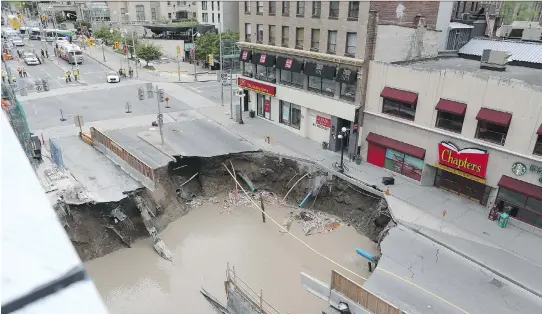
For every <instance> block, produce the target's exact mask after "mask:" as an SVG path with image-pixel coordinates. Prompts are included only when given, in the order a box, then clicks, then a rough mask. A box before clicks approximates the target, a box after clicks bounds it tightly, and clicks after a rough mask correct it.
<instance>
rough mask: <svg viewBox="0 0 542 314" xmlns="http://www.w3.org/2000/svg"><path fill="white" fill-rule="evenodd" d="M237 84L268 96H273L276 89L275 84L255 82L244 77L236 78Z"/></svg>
mask: <svg viewBox="0 0 542 314" xmlns="http://www.w3.org/2000/svg"><path fill="white" fill-rule="evenodd" d="M237 85H238V86H239V87H242V88H246V89H250V90H252V91H255V92H256V93H260V94H265V95H269V96H275V93H276V90H277V89H276V87H275V86H271V85H267V84H262V83H260V82H255V81H252V80H248V79H246V78H238V79H237Z"/></svg>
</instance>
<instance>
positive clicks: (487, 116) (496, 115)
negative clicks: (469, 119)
mask: <svg viewBox="0 0 542 314" xmlns="http://www.w3.org/2000/svg"><path fill="white" fill-rule="evenodd" d="M476 120H484V121H487V122H491V123H495V124H498V125H502V126H508V125H510V120H512V114H511V113H508V112H502V111H497V110H493V109H488V108H482V109H480V111H478V114H477V115H476Z"/></svg>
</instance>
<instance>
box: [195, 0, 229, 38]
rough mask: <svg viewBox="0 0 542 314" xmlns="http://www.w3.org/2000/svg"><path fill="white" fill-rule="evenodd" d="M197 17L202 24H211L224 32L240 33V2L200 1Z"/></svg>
mask: <svg viewBox="0 0 542 314" xmlns="http://www.w3.org/2000/svg"><path fill="white" fill-rule="evenodd" d="M197 17H198V22H199V23H200V24H211V25H214V26H215V27H216V29H217V30H222V31H223V32H226V31H232V32H238V31H239V2H237V1H233V2H231V1H199V2H198V3H197Z"/></svg>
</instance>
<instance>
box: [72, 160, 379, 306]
mask: <svg viewBox="0 0 542 314" xmlns="http://www.w3.org/2000/svg"><path fill="white" fill-rule="evenodd" d="M232 165H233V169H234V170H235V172H236V177H237V180H238V182H239V183H240V184H241V185H242V187H243V188H244V189H245V190H246V191H247V192H248V195H249V197H250V198H251V199H252V200H253V201H254V202H255V203H256V204H258V205H260V202H261V200H260V198H263V203H264V209H265V212H266V213H267V214H268V215H269V217H268V218H267V219H266V222H265V223H264V222H262V213H261V211H260V210H259V209H258V208H256V206H254V204H253V203H252V202H250V200H249V199H248V197H247V196H246V195H245V194H244V193H243V192H242V191H241V190H239V191H238V193H239V194H238V199H236V196H235V195H236V193H235V184H234V181H233V178H232V176H231V175H230V173H229V172H228V170H227V169H226V167H225V166H227V167H228V169H229V170H230V172H233V169H232ZM155 175H156V177H157V180H156V182H157V187H158V188H157V189H156V191H154V192H152V191H149V190H141V191H135V192H134V193H132V194H130V195H129V196H128V197H127V198H126V199H124V200H123V201H121V202H120V203H118V204H94V205H84V206H79V207H72V208H70V211H71V217H70V218H68V219H67V221H68V225H69V226H68V227H67V231H68V233H69V234H70V238H71V239H72V241H73V243H74V246H75V247H76V249H77V252H78V253H79V255H80V256H81V258H82V259H83V260H85V261H87V262H86V267H87V270H88V273H89V275H90V276H91V277H92V278H93V280H94V282H95V283H96V285H97V287H98V289H99V291H100V293H101V294H102V296H103V297H104V300H105V301H106V304H107V305H108V307H109V309H110V311H111V312H112V313H147V312H149V311H153V312H156V313H178V312H179V309H182V308H184V309H186V311H181V312H187V313H195V312H198V313H207V312H208V313H214V311H213V310H212V309H211V307H210V306H209V304H208V303H207V301H205V299H204V298H203V297H201V295H200V294H199V290H200V288H202V287H203V288H205V289H206V290H207V291H209V292H210V293H212V294H214V295H216V296H223V295H224V290H223V289H224V279H225V269H226V264H227V263H231V264H234V265H235V266H236V267H237V269H238V271H239V273H240V274H241V276H243V278H245V279H246V280H248V281H249V282H250V283H252V284H253V285H254V286H256V287H258V288H261V289H263V291H264V294H265V297H266V299H267V300H268V301H269V302H274V303H272V304H274V305H276V306H277V307H278V308H279V309H283V312H284V313H286V312H290V313H303V312H307V313H309V312H314V311H316V312H318V311H319V310H321V307H322V306H324V305H325V304H324V302H323V301H321V302H320V301H319V300H318V299H317V298H316V297H314V296H313V295H310V294H307V292H306V290H305V288H304V287H303V286H302V285H301V283H300V277H299V274H300V272H306V273H310V274H312V275H314V276H316V277H319V278H321V279H323V280H326V279H328V278H329V274H330V270H331V269H337V266H335V265H333V264H332V263H330V262H329V261H328V260H326V259H325V258H322V257H321V256H319V255H317V254H315V253H314V252H313V251H311V249H309V248H308V247H306V246H305V244H303V243H300V242H299V241H297V240H296V239H294V238H293V237H292V236H290V235H288V234H286V233H285V232H284V231H283V230H281V229H280V227H279V226H277V225H275V224H274V223H273V222H272V221H271V218H272V219H273V220H275V221H276V222H277V223H278V224H280V225H281V226H283V227H285V228H287V229H289V232H291V233H292V234H293V235H295V236H297V237H299V238H300V239H302V240H303V242H305V243H306V244H307V245H309V246H310V247H312V248H313V249H315V250H317V251H319V252H321V253H322V254H323V255H325V256H327V257H329V258H331V259H332V260H334V261H336V262H338V263H339V264H341V265H343V266H345V267H346V268H348V269H350V270H352V271H354V272H356V273H357V274H359V275H360V276H362V277H367V276H369V271H368V268H367V261H366V260H365V259H363V258H361V257H360V256H359V255H357V254H356V252H355V249H356V247H360V248H362V249H364V250H367V251H368V252H369V253H371V254H375V255H379V249H378V246H377V243H376V242H377V241H378V240H379V236H380V235H381V233H382V230H383V229H384V228H385V226H386V225H387V223H388V221H389V218H388V217H389V214H388V212H387V209H386V206H385V203H384V202H383V201H382V199H380V198H379V197H378V196H375V195H372V194H371V193H368V192H366V191H363V190H362V189H361V188H360V187H357V186H355V185H353V184H352V183H349V182H346V181H344V180H342V179H340V178H337V177H335V176H331V175H329V173H327V171H325V170H323V169H320V168H319V167H317V166H315V165H314V164H311V163H309V162H303V161H296V160H290V159H286V158H280V157H276V156H272V155H266V154H265V153H250V154H238V155H230V156H219V157H213V158H198V157H191V158H180V157H179V158H177V160H176V161H175V162H172V163H170V164H169V165H168V167H166V168H164V169H161V170H160V171H157V172H155ZM243 177H244V178H246V179H248V180H247V181H245V180H243ZM247 182H248V183H247ZM254 189H257V192H255V193H252V192H251V191H252V190H254ZM309 192H311V194H310V195H309ZM285 195H287V197H286V198H285V202H284V203H282V200H283V199H284V197H285ZM135 198H139V199H140V200H142V202H143V203H144V205H145V206H146V207H147V208H148V209H149V212H150V214H151V215H150V217H151V220H152V223H153V224H154V226H155V227H156V229H157V230H158V231H159V233H160V237H161V239H162V240H163V242H164V243H165V245H167V247H168V248H169V250H171V254H172V260H171V261H168V260H165V259H163V258H161V257H160V256H159V255H158V254H156V252H154V250H153V248H152V244H153V242H155V241H154V240H153V238H154V237H153V238H149V236H148V233H147V232H146V230H145V227H144V226H143V219H142V217H141V215H140V213H139V211H138V209H137V206H136V204H135V201H134V199H135ZM303 200H305V201H304V203H303V207H302V208H300V207H299V204H300V203H301V202H302V201H303ZM113 209H120V211H121V212H122V213H123V214H124V215H125V216H126V217H125V218H124V220H122V221H119V219H115V217H114V216H115V215H112V214H111V212H112V211H113ZM118 215H119V214H118V211H117V212H116V216H118ZM121 218H122V217H121ZM128 245H129V246H131V248H128ZM350 277H351V279H354V280H356V278H352V277H355V276H350ZM359 283H360V284H362V283H363V282H362V281H361V280H360V281H359ZM291 296H295V298H292V297H291ZM220 301H225V300H220ZM303 301H304V302H303ZM309 304H310V305H309ZM309 309H310V311H309Z"/></svg>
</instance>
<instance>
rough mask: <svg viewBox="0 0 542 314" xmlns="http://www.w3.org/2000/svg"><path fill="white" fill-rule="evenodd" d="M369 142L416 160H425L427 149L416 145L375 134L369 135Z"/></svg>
mask: <svg viewBox="0 0 542 314" xmlns="http://www.w3.org/2000/svg"><path fill="white" fill-rule="evenodd" d="M367 142H371V143H374V144H377V145H380V146H384V147H387V148H391V149H395V150H396V151H399V152H401V153H405V154H407V155H410V156H412V157H416V158H419V159H424V158H425V149H423V148H420V147H417V146H414V145H410V144H407V143H403V142H401V141H398V140H394V139H392V138H389V137H385V136H382V135H378V134H374V133H372V132H371V133H369V135H367Z"/></svg>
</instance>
